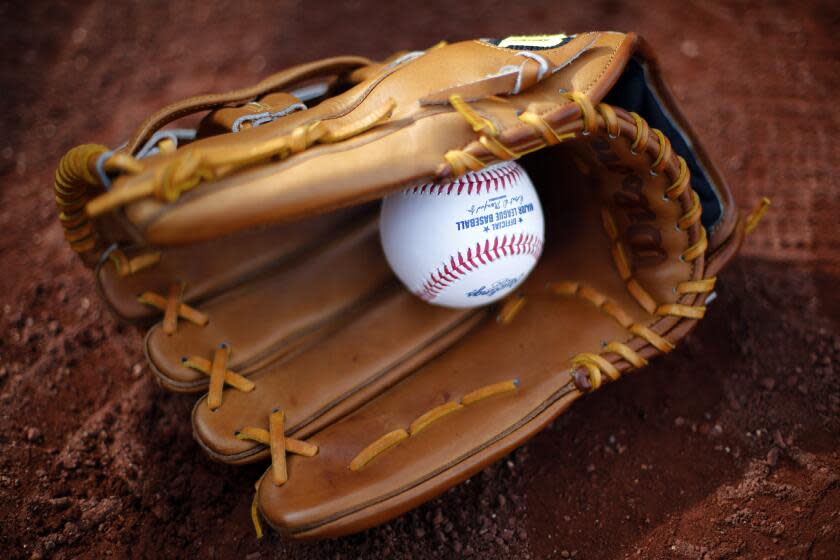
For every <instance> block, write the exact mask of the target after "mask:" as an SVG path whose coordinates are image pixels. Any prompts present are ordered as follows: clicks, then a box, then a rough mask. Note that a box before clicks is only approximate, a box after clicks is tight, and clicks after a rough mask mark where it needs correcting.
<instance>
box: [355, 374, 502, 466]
mask: <svg viewBox="0 0 840 560" xmlns="http://www.w3.org/2000/svg"><path fill="white" fill-rule="evenodd" d="M517 389H519V379H511V380H508V381H502V382H499V383H493V384H492V385H486V386H484V387H481V388H479V389H476V390H475V391H472V392H470V393H467V394H466V395H464V396H463V397H461V400H460V401H449V402H447V403H444V404H442V405H438V406H436V407H434V408H432V409H430V410H428V411H426V412H424V413H423V414H421V415H420V416H418V417H417V418H416V419H414V421H412V422H411V424H409V427H408V430H405V429H403V428H397V429H396V430H393V431H390V432H388V433H387V434H385V435H383V436H381V437H379V438H377V439H376V440H374V441H373V442H372V443H370V444H369V445H368V446H367V447H365V448H364V449H362V450H361V451H360V452H359V453H358V455H356V456H355V457H354V458H353V460H352V461H350V466H349V467H348V468H349V469H350V470H351V471H354V472H358V471H360V470H362V469H363V468H364V467H365V466H366V465H367V464H368V463H370V462H371V461H372V460H373V459H375V458H376V457H378V456H379V455H381V454H382V453H384V452H385V451H387V450H389V449H391V448H392V447H394V446H395V445H397V444H398V443H400V442H402V441H403V440H406V439H409V438H411V437H414V436H416V435H417V434H419V433H420V432H421V431H423V430H425V429H426V428H428V427H429V426H430V425H431V424H432V423H434V422H436V421H438V420H440V419H441V418H443V417H445V416H448V415H449V414H451V413H453V412H457V411H459V410H461V409H463V408H464V407H465V406H470V405H472V404H475V403H477V402H479V401H482V400H484V399H487V398H489V397H492V396H495V395H503V394H506V393H510V392H512V391H516V390H517Z"/></svg>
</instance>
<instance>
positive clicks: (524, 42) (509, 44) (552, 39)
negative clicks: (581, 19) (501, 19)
mask: <svg viewBox="0 0 840 560" xmlns="http://www.w3.org/2000/svg"><path fill="white" fill-rule="evenodd" d="M572 37H574V35H566V34H565V33H558V34H556V35H511V36H510V37H506V38H505V39H502V40H501V41H499V46H500V47H503V48H507V49H520V50H539V49H554V48H557V47H559V46H561V45H565V44H566V43H568V42H569V41H571V40H572Z"/></svg>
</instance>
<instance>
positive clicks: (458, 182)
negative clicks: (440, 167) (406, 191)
mask: <svg viewBox="0 0 840 560" xmlns="http://www.w3.org/2000/svg"><path fill="white" fill-rule="evenodd" d="M521 178H522V168H521V167H519V166H518V165H516V164H513V163H505V164H502V165H500V166H498V167H494V168H492V169H482V170H481V171H477V172H474V173H467V174H466V175H462V176H461V177H458V178H457V179H454V180H452V181H449V182H445V183H426V184H424V185H418V186H416V187H414V188H413V189H411V192H413V193H415V194H439V195H440V194H447V195H449V194H453V191H454V194H456V195H460V194H461V193H463V192H464V190H465V189H466V194H481V190H482V187H483V188H484V192H488V193H489V192H499V190H500V189H506V188H508V187H509V186H512V185H513V184H515V183H516V181H518V180H519V179H521Z"/></svg>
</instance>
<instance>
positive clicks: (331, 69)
mask: <svg viewBox="0 0 840 560" xmlns="http://www.w3.org/2000/svg"><path fill="white" fill-rule="evenodd" d="M371 64H373V61H371V60H370V59H368V58H364V57H361V56H336V57H333V58H326V59H324V60H319V61H316V62H311V63H308V64H300V65H298V66H293V67H292V68H289V69H287V70H283V71H281V72H277V73H276V74H273V75H271V76H269V77H268V78H266V79H264V80H262V81H261V82H259V83H257V84H255V85H253V86H250V87H246V88H242V89H236V90H233V91H228V92H224V93H211V94H207V95H199V96H196V97H190V98H189V99H184V100H183V101H178V102H177V103H173V104H171V105H168V106H166V107H164V108H163V109H161V110H160V111H158V112H157V113H155V114H154V115H152V116H151V117H149V118H148V119H146V120H145V121H144V122H143V124H141V125H140V127H139V128H138V129H137V131H136V132H135V133H134V135H133V136H132V137H131V140H130V141H129V142H128V144H127V145H126V147H125V152H126V153H129V154H135V153H136V152H137V150H138V149H139V148H140V147H141V146H142V145H143V144H144V143H145V142H146V141H147V140H148V139H149V138H150V137H151V135H152V134H154V133H155V132H156V131H157V130H160V129H161V128H162V127H164V126H166V125H167V124H169V123H171V122H172V121H175V120H177V119H180V118H181V117H184V116H186V115H189V114H192V113H195V112H198V111H204V110H209V109H215V108H218V107H220V106H222V105H225V104H228V103H241V102H244V101H248V100H250V99H252V98H254V97H258V96H260V95H265V94H266V93H269V92H271V91H276V90H278V89H280V88H284V87H288V86H289V85H290V84H293V83H295V82H300V81H303V80H308V79H312V78H317V77H320V76H329V75H338V74H344V73H347V72H352V71H353V70H356V69H358V68H362V67H364V66H368V65H371Z"/></svg>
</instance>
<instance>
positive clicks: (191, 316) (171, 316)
mask: <svg viewBox="0 0 840 560" xmlns="http://www.w3.org/2000/svg"><path fill="white" fill-rule="evenodd" d="M185 288H186V284H185V283H184V282H174V283H173V284H171V285H170V286H169V295H168V296H167V297H164V296H162V295H160V294H156V293H154V292H143V293H142V294H140V296H139V297H138V298H137V301H138V302H140V303H142V304H143V305H148V306H149V307H154V308H155V309H159V310H160V311H163V312H164V316H163V332H164V333H166V334H167V335H172V334H174V333H175V331H176V330H177V328H178V318H179V317H180V318H182V319H185V320H187V321H189V322H190V323H193V324H195V325H197V326H199V327H203V326H204V325H206V324H207V323H208V321H209V320H210V319H209V317H208V316H207V315H206V314H205V313H202V312H201V311H199V310H198V309H195V308H194V307H191V306H189V305H187V304H186V303H184V302H183V301H181V300H182V299H183V295H184V290H185Z"/></svg>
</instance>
